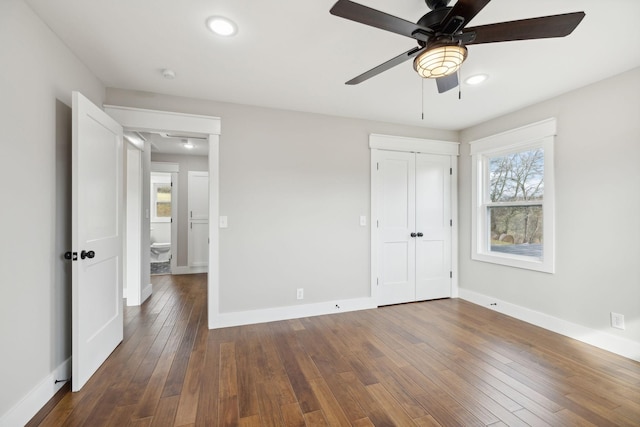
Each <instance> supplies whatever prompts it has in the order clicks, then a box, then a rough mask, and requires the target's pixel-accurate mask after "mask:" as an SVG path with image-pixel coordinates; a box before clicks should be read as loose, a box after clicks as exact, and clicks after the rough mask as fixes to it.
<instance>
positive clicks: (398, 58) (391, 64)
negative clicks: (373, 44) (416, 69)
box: [345, 46, 425, 85]
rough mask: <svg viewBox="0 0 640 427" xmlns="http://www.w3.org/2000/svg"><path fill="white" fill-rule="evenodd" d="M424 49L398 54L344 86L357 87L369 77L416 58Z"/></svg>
mask: <svg viewBox="0 0 640 427" xmlns="http://www.w3.org/2000/svg"><path fill="white" fill-rule="evenodd" d="M424 49H425V48H422V47H419V46H417V47H414V48H413V49H411V50H408V51H406V52H405V53H403V54H400V55H398V56H396V57H395V58H392V59H390V60H388V61H387V62H384V63H382V64H380V65H378V66H377V67H375V68H372V69H370V70H369V71H366V72H364V73H362V74H360V75H359V76H357V77H354V78H352V79H351V80H349V81H348V82H346V83H345V84H347V85H357V84H358V83H362V82H363V81H365V80H368V79H370V78H371V77H374V76H377V75H378V74H380V73H382V72H383V71H387V70H388V69H390V68H393V67H395V66H396V65H399V64H402V63H403V62H405V61H406V60H408V59H410V58H413V57H414V56H416V55H417V54H419V53H420V52H422V51H423V50H424Z"/></svg>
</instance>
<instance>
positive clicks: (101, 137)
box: [71, 92, 123, 391]
mask: <svg viewBox="0 0 640 427" xmlns="http://www.w3.org/2000/svg"><path fill="white" fill-rule="evenodd" d="M122 149H123V143H122V126H120V125H119V124H118V123H117V122H116V121H114V120H113V119H112V118H111V117H109V116H108V115H107V114H106V113H105V112H104V111H102V110H101V109H100V108H98V107H96V106H95V105H93V104H92V103H91V102H90V101H89V100H88V99H87V98H85V97H84V96H83V95H82V94H80V93H78V92H73V142H72V153H73V154H72V156H73V157H72V182H73V184H72V185H73V190H72V221H73V222H72V224H73V225H72V244H73V253H72V257H73V262H72V276H73V279H72V322H71V323H72V351H71V353H72V362H71V366H72V382H71V389H72V390H73V391H78V390H80V388H82V386H83V385H84V384H85V383H86V382H87V381H88V380H89V378H90V377H91V375H93V373H94V372H95V371H96V370H97V369H98V368H99V367H100V365H101V364H102V363H103V362H104V361H105V359H106V358H107V357H108V356H109V354H111V352H112V351H113V350H114V349H115V348H116V346H117V345H118V344H119V343H120V342H121V341H122V338H123V316H122V252H123V246H122V228H123V227H122V218H123V191H122V167H123V152H122Z"/></svg>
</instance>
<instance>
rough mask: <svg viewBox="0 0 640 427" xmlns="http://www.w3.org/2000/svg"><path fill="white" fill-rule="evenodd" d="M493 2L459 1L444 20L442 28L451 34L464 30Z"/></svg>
mask: <svg viewBox="0 0 640 427" xmlns="http://www.w3.org/2000/svg"><path fill="white" fill-rule="evenodd" d="M490 1H491V0H458V1H457V2H456V4H455V5H453V8H452V9H451V10H450V11H449V13H448V14H447V16H446V17H445V18H444V20H443V21H442V22H443V25H442V28H443V29H446V30H445V33H447V34H451V33H454V32H456V31H459V30H460V29H462V28H464V27H465V26H466V25H467V24H468V23H469V22H470V21H471V20H472V19H473V18H474V17H475V16H476V15H477V14H478V13H479V12H480V11H481V10H482V9H483V8H484V7H485V6H486V5H487V4H488V3H489V2H490Z"/></svg>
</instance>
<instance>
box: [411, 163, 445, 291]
mask: <svg viewBox="0 0 640 427" xmlns="http://www.w3.org/2000/svg"><path fill="white" fill-rule="evenodd" d="M450 168H451V158H450V157H449V156H438V155H431V154H416V228H415V230H416V233H417V237H416V239H415V244H416V300H417V301H421V300H429V299H436V298H448V297H450V296H451V276H450V274H451V223H450V221H451V175H450ZM421 234H422V236H421Z"/></svg>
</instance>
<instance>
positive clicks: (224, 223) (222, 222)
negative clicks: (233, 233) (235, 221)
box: [218, 216, 229, 228]
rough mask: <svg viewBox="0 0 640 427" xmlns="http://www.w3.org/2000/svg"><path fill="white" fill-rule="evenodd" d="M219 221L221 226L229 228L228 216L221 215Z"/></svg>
mask: <svg viewBox="0 0 640 427" xmlns="http://www.w3.org/2000/svg"><path fill="white" fill-rule="evenodd" d="M218 223H219V226H220V228H227V227H228V226H229V222H228V221H227V217H226V216H221V217H220V218H219V219H218Z"/></svg>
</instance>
